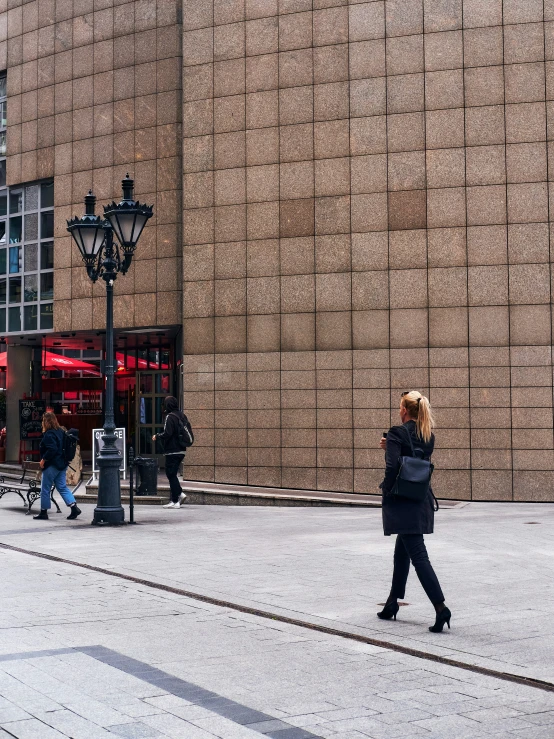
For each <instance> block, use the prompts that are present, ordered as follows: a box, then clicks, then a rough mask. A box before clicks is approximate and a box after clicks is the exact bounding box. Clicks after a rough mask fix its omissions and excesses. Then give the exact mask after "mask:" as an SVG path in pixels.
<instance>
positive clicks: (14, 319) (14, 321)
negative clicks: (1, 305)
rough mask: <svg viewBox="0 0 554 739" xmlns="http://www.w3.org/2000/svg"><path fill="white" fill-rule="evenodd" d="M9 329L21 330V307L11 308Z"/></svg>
mask: <svg viewBox="0 0 554 739" xmlns="http://www.w3.org/2000/svg"><path fill="white" fill-rule="evenodd" d="M8 331H21V308H20V307H19V306H17V307H16V308H10V309H9V312H8Z"/></svg>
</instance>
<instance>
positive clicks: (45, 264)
mask: <svg viewBox="0 0 554 739" xmlns="http://www.w3.org/2000/svg"><path fill="white" fill-rule="evenodd" d="M40 268H41V269H54V242H53V241H48V242H46V244H41V245H40Z"/></svg>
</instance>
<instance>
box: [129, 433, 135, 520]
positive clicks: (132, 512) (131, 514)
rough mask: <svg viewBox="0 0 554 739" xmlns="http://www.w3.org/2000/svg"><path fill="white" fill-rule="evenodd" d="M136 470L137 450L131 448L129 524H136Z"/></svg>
mask: <svg viewBox="0 0 554 739" xmlns="http://www.w3.org/2000/svg"><path fill="white" fill-rule="evenodd" d="M134 469H135V450H134V449H133V447H132V446H131V447H129V523H135V491H134V487H133V472H134Z"/></svg>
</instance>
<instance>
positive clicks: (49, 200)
mask: <svg viewBox="0 0 554 739" xmlns="http://www.w3.org/2000/svg"><path fill="white" fill-rule="evenodd" d="M40 207H41V208H53V207H54V182H53V180H50V181H48V182H42V183H41V185H40Z"/></svg>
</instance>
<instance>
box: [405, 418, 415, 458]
mask: <svg viewBox="0 0 554 739" xmlns="http://www.w3.org/2000/svg"><path fill="white" fill-rule="evenodd" d="M402 428H403V429H404V430H405V431H406V433H407V434H408V441H409V442H410V449H411V450H412V457H415V451H414V442H413V441H412V435H411V434H410V430H409V429H408V428H406V426H405V425H404V424H402Z"/></svg>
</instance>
